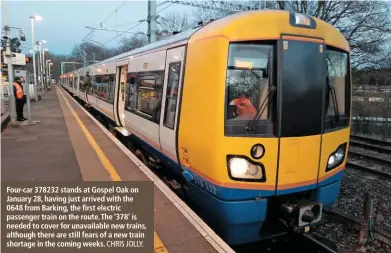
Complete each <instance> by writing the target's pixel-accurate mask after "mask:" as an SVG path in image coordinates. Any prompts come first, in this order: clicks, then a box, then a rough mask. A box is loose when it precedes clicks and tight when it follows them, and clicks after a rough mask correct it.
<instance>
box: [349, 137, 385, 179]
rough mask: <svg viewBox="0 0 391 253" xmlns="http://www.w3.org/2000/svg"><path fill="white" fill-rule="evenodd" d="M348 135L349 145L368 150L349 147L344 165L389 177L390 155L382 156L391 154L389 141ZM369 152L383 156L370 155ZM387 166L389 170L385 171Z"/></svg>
mask: <svg viewBox="0 0 391 253" xmlns="http://www.w3.org/2000/svg"><path fill="white" fill-rule="evenodd" d="M350 137H351V139H350V147H352V148H361V149H364V150H368V151H370V152H368V153H364V152H357V150H352V149H350V150H349V155H348V156H349V160H348V162H347V164H346V165H347V166H348V167H350V168H353V169H357V170H361V171H364V172H369V173H371V174H374V175H377V176H380V177H383V178H386V179H391V156H390V158H389V159H387V158H384V154H385V155H388V154H390V155H391V143H390V142H387V141H382V140H377V139H373V138H367V137H363V136H355V135H351V136H350ZM371 152H378V153H381V154H382V155H383V157H379V156H376V155H371V154H370V153H371ZM361 159H362V161H360V160H361ZM367 162H369V163H374V164H375V165H368V164H367ZM379 166H380V168H379ZM375 168H377V169H375ZM387 168H389V171H387Z"/></svg>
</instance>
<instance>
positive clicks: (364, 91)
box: [351, 85, 391, 140]
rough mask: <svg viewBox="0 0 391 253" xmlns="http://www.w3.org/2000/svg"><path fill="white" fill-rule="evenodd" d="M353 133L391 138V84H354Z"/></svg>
mask: <svg viewBox="0 0 391 253" xmlns="http://www.w3.org/2000/svg"><path fill="white" fill-rule="evenodd" d="M353 87H354V89H353V101H352V106H353V108H352V112H353V115H352V116H353V118H352V130H351V132H352V134H364V135H368V136H372V137H375V138H379V139H383V140H390V139H391V86H366V85H354V86H353Z"/></svg>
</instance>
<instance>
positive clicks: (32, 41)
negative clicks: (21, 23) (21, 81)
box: [27, 16, 42, 122]
mask: <svg viewBox="0 0 391 253" xmlns="http://www.w3.org/2000/svg"><path fill="white" fill-rule="evenodd" d="M34 20H37V21H39V20H42V18H41V17H40V16H30V21H31V43H32V46H33V68H34V90H35V101H37V100H38V93H37V73H36V72H37V71H36V66H35V45H34V41H35V39H34ZM29 104H30V102H28V104H27V106H28V108H30V106H29ZM30 118H31V116H30V113H29V119H28V120H29V122H30V120H31V119H30Z"/></svg>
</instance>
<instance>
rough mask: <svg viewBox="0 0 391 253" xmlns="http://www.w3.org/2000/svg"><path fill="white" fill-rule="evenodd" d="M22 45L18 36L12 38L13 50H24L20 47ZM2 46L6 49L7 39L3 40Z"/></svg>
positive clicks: (17, 51) (15, 51) (18, 51)
mask: <svg viewBox="0 0 391 253" xmlns="http://www.w3.org/2000/svg"><path fill="white" fill-rule="evenodd" d="M20 46H21V44H20V40H19V39H18V38H12V39H11V52H14V53H20V52H22V50H21V49H20V48H19V47H20ZM1 47H2V48H3V49H4V50H5V48H6V40H4V39H2V40H1Z"/></svg>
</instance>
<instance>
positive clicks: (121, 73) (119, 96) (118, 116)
mask: <svg viewBox="0 0 391 253" xmlns="http://www.w3.org/2000/svg"><path fill="white" fill-rule="evenodd" d="M116 77H117V78H116V87H117V88H116V89H115V96H114V108H113V110H114V119H115V123H116V124H117V126H120V127H124V126H125V111H124V110H125V109H124V108H125V87H126V82H127V77H128V65H122V66H117V70H116Z"/></svg>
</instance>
